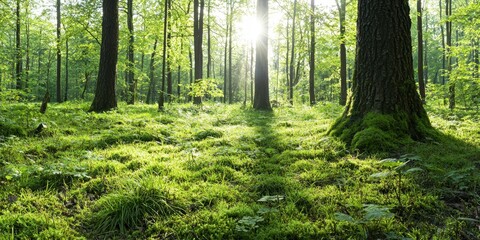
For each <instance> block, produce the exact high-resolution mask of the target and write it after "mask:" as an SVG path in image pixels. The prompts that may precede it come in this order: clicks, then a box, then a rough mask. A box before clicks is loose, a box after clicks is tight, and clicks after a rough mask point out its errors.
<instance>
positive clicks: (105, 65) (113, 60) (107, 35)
mask: <svg viewBox="0 0 480 240" xmlns="http://www.w3.org/2000/svg"><path fill="white" fill-rule="evenodd" d="M118 28H119V27H118V0H103V20H102V47H101V49H100V66H99V69H98V79H97V86H96V89H95V98H94V99H93V102H92V105H91V106H90V111H94V112H104V111H108V110H111V109H114V108H116V107H117V97H116V95H115V82H116V71H117V60H118V31H119V29H118Z"/></svg>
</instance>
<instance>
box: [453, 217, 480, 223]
mask: <svg viewBox="0 0 480 240" xmlns="http://www.w3.org/2000/svg"><path fill="white" fill-rule="evenodd" d="M457 219H458V220H460V221H467V222H476V223H480V220H478V219H473V218H466V217H459V218H457Z"/></svg>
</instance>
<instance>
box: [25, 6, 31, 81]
mask: <svg viewBox="0 0 480 240" xmlns="http://www.w3.org/2000/svg"><path fill="white" fill-rule="evenodd" d="M29 8H30V2H29V1H27V6H26V8H25V19H26V24H25V31H26V37H27V43H26V44H27V46H26V49H25V50H26V51H25V58H26V59H25V84H24V85H25V88H26V89H27V90H28V81H29V76H30V20H29V19H30V18H29V17H28V15H29V14H30V13H29V10H30V9H29Z"/></svg>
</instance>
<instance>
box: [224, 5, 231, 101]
mask: <svg viewBox="0 0 480 240" xmlns="http://www.w3.org/2000/svg"><path fill="white" fill-rule="evenodd" d="M226 3H227V5H226V10H227V14H226V17H225V19H226V24H225V25H226V26H227V28H226V31H225V48H224V55H223V103H227V98H228V96H227V92H228V88H227V87H228V84H227V82H228V68H227V60H228V57H227V54H228V33H229V30H230V24H228V22H229V19H230V17H229V11H230V8H229V7H228V4H229V1H226Z"/></svg>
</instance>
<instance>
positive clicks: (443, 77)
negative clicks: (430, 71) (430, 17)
mask: <svg viewBox="0 0 480 240" xmlns="http://www.w3.org/2000/svg"><path fill="white" fill-rule="evenodd" d="M445 1H448V0H445ZM438 3H439V7H440V12H439V14H440V19H442V12H443V10H442V9H443V7H442V0H439V1H438ZM440 31H441V37H442V50H443V51H442V71H443V74H442V85H445V83H446V82H445V70H446V66H447V59H446V47H445V29H444V27H443V25H442V24H440Z"/></svg>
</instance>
